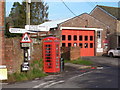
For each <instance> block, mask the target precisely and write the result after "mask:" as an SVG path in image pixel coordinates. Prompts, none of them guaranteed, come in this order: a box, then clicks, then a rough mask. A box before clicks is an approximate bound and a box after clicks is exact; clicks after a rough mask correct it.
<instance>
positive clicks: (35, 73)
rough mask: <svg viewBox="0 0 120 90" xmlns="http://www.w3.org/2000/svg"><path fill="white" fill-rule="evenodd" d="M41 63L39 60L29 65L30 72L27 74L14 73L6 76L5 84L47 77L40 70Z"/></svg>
mask: <svg viewBox="0 0 120 90" xmlns="http://www.w3.org/2000/svg"><path fill="white" fill-rule="evenodd" d="M42 67H43V63H42V59H41V60H36V61H33V62H32V63H31V64H30V70H29V71H28V72H19V73H18V72H16V73H13V74H10V75H8V80H7V81H6V82H8V83H13V82H19V81H26V80H33V79H35V78H41V77H44V76H47V74H46V73H44V72H43V70H42Z"/></svg>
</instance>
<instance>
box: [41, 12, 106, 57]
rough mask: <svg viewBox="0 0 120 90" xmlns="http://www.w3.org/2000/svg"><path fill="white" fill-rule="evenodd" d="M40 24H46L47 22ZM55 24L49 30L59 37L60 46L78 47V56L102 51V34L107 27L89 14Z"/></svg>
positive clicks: (94, 54)
mask: <svg viewBox="0 0 120 90" xmlns="http://www.w3.org/2000/svg"><path fill="white" fill-rule="evenodd" d="M54 22H55V21H53V22H52V21H51V22H49V25H53V24H52V23H54ZM93 22H94V23H93ZM42 25H48V22H47V23H46V24H45V23H44V24H42ZM56 25H57V26H56V28H55V26H54V29H53V28H51V30H50V31H51V32H52V34H53V35H55V36H57V37H59V38H61V47H80V56H96V55H101V54H103V53H104V51H103V43H102V39H103V38H102V35H104V31H105V30H106V29H107V27H106V25H104V24H103V23H102V22H100V21H99V20H97V19H95V18H94V17H92V16H91V15H89V14H87V13H84V14H82V15H80V16H77V17H74V18H71V19H67V20H65V21H61V22H59V23H56Z"/></svg>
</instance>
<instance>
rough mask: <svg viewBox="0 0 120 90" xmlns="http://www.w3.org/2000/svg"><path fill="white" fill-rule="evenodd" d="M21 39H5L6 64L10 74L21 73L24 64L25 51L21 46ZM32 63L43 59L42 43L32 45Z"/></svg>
mask: <svg viewBox="0 0 120 90" xmlns="http://www.w3.org/2000/svg"><path fill="white" fill-rule="evenodd" d="M20 40H21V37H19V38H18V37H16V38H5V62H4V64H5V65H6V66H7V69H8V72H9V73H13V72H20V71H21V64H22V63H23V62H24V50H23V48H21V45H20ZM30 51H31V62H32V61H33V60H40V59H42V43H39V44H33V43H32V44H31V47H30Z"/></svg>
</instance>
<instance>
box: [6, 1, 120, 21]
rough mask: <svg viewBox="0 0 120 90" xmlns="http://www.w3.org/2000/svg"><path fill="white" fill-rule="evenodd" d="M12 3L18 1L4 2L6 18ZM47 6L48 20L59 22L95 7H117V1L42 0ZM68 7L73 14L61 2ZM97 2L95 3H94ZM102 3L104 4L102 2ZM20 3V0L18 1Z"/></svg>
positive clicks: (88, 11)
mask: <svg viewBox="0 0 120 90" xmlns="http://www.w3.org/2000/svg"><path fill="white" fill-rule="evenodd" d="M13 1H18V0H6V16H8V15H9V13H10V10H11V8H12V5H13ZM44 1H45V2H46V3H47V4H48V6H49V9H48V12H49V16H48V19H49V20H60V19H67V18H72V17H75V16H78V15H81V14H83V13H88V14H89V13H90V12H91V11H92V10H93V9H94V8H95V6H96V5H103V6H112V7H118V6H119V4H118V0H113V1H112V0H101V1H100V0H89V1H88V0H84V1H82V0H47V1H46V0H44ZM62 1H64V2H65V4H66V5H67V6H68V7H69V9H70V10H71V11H72V12H73V13H74V14H73V13H71V12H70V10H69V9H68V8H67V7H66V6H65V5H64V4H63V2H62ZM95 1H97V2H95ZM103 1H104V2H103ZM19 2H22V0H19Z"/></svg>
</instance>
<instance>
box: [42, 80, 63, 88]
mask: <svg viewBox="0 0 120 90" xmlns="http://www.w3.org/2000/svg"><path fill="white" fill-rule="evenodd" d="M63 82H65V81H63V80H62V81H58V82H54V83H51V84H49V85H46V86H44V87H43V88H48V87H50V86H53V85H55V84H59V83H63Z"/></svg>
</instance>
